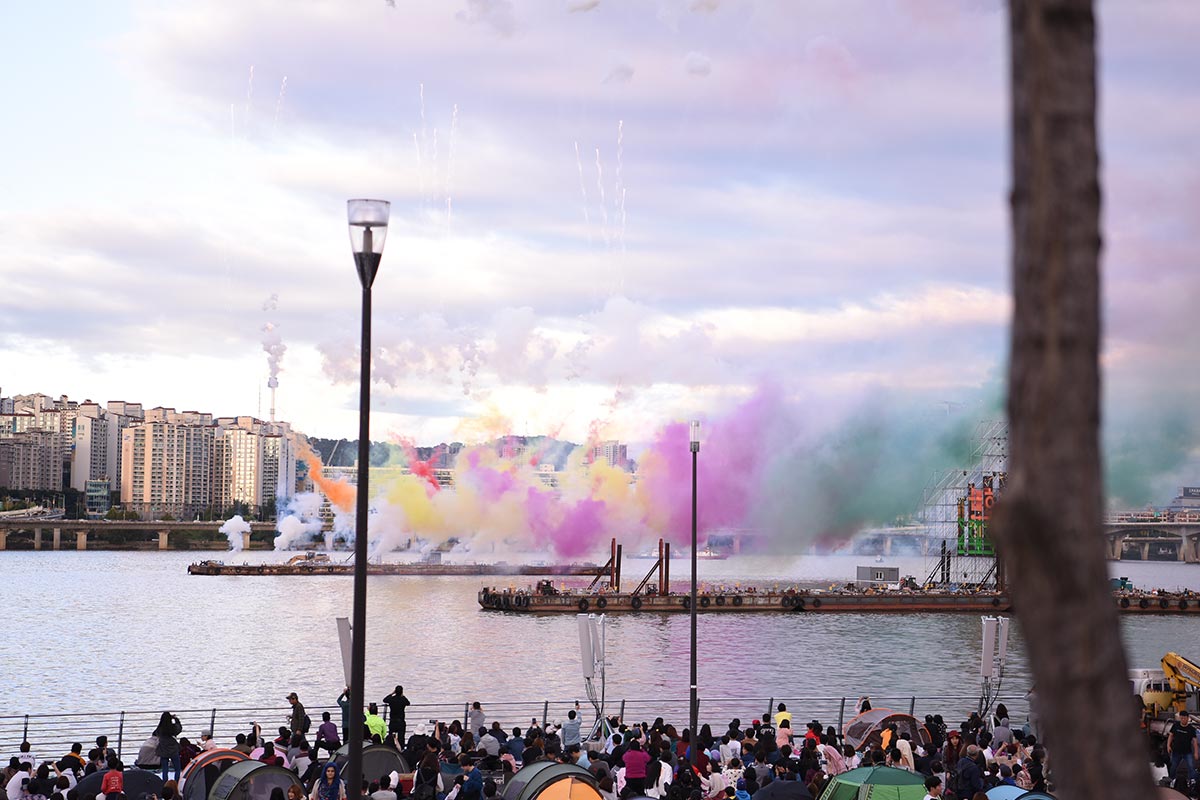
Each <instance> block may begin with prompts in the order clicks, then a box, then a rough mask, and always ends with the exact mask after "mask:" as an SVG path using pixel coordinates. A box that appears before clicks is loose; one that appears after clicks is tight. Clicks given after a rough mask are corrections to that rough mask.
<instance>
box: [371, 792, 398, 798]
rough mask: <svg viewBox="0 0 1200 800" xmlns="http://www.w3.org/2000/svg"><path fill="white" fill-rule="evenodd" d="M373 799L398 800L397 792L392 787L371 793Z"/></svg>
mask: <svg viewBox="0 0 1200 800" xmlns="http://www.w3.org/2000/svg"><path fill="white" fill-rule="evenodd" d="M371 800H396V793H395V792H393V791H392V790H391V789H380V790H379V791H377V792H375V793H374V794H372V795H371Z"/></svg>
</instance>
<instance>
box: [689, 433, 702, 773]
mask: <svg viewBox="0 0 1200 800" xmlns="http://www.w3.org/2000/svg"><path fill="white" fill-rule="evenodd" d="M688 428H689V430H690V431H691V449H692V599H691V602H690V603H688V610H689V611H690V612H691V614H690V616H691V618H692V697H691V717H690V719H689V720H688V729H689V730H690V731H691V734H690V736H691V741H690V745H689V748H688V753H689V754H690V760H691V762H692V766H693V767H695V766H696V765H697V764H699V763H700V759H699V756H700V729H699V719H698V717H699V716H700V700H699V698H698V697H697V695H696V461H697V459H698V457H699V455H700V420H695V419H694V420H692V422H691V424H690V425H689V426H688Z"/></svg>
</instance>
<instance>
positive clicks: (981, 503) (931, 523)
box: [918, 420, 1008, 589]
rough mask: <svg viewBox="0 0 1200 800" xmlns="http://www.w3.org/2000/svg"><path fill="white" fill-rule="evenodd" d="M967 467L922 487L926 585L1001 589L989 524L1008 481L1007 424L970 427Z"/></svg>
mask: <svg viewBox="0 0 1200 800" xmlns="http://www.w3.org/2000/svg"><path fill="white" fill-rule="evenodd" d="M972 442H973V446H972V450H971V453H970V456H969V458H968V460H967V464H966V465H965V466H962V467H958V468H957V469H951V470H946V471H944V472H941V473H937V474H935V475H934V476H933V479H932V480H931V481H930V482H929V484H928V485H926V487H925V492H924V497H923V501H922V506H921V511H920V512H919V514H918V517H919V519H920V521H921V524H922V526H923V527H924V528H925V530H926V535H928V536H929V537H930V538H931V539H932V540H933V543H934V546H933V547H931V548H930V549H929V553H930V561H929V563H928V564H927V567H928V568H929V576H928V577H927V578H926V580H925V583H926V584H927V585H928V584H932V585H936V586H943V587H948V586H956V585H957V586H960V587H965V588H973V587H988V588H1001V589H1002V588H1003V587H1004V574H1003V570H1002V569H1000V565H999V561H998V560H997V558H996V553H995V550H994V549H993V547H992V542H991V539H990V538H989V537H988V532H987V528H988V523H989V520H990V518H991V510H992V506H993V505H994V503H995V501H996V498H997V497H998V496H999V495H1000V494H1001V493H1002V492H1003V490H1004V483H1005V481H1006V480H1007V478H1008V422H1007V421H1004V420H982V421H980V422H979V423H978V424H977V425H976V426H975V431H974V434H973V436H972Z"/></svg>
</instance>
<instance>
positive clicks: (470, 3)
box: [458, 0, 517, 37]
mask: <svg viewBox="0 0 1200 800" xmlns="http://www.w3.org/2000/svg"><path fill="white" fill-rule="evenodd" d="M458 19H459V20H460V21H462V22H465V23H467V24H469V25H476V24H479V23H483V24H484V25H487V26H488V27H490V28H491V29H492V30H494V31H495V32H496V33H498V34H499V35H500V36H503V37H509V36H512V35H513V34H514V33H516V30H517V16H516V12H515V11H514V9H513V4H512V0H467V7H466V9H465V10H464V11H460V12H458Z"/></svg>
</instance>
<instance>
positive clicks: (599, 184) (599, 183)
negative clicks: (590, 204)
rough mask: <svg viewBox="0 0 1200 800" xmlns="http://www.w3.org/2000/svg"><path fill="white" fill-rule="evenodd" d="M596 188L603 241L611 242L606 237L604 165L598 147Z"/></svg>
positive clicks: (606, 208)
mask: <svg viewBox="0 0 1200 800" xmlns="http://www.w3.org/2000/svg"><path fill="white" fill-rule="evenodd" d="M596 189H597V190H598V191H599V192H600V213H601V215H602V221H601V226H602V230H603V232H604V243H605V244H606V245H608V244H612V242H610V241H609V238H608V206H607V205H606V204H605V202H604V167H603V166H601V164H600V148H599V147H597V148H596Z"/></svg>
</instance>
